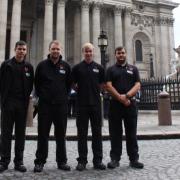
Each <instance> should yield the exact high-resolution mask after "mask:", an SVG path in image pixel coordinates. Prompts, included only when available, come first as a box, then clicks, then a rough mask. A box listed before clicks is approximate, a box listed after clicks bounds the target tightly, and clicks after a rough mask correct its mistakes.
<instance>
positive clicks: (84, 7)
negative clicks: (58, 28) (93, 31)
mask: <svg viewBox="0 0 180 180" xmlns="http://www.w3.org/2000/svg"><path fill="white" fill-rule="evenodd" d="M89 4H90V2H89V0H82V4H81V45H83V44H84V43H86V42H89V40H90V34H89Z"/></svg>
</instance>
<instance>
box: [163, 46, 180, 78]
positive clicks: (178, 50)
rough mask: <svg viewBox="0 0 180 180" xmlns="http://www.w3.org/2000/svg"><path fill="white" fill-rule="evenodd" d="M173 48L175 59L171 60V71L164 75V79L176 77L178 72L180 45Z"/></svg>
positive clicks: (179, 67)
mask: <svg viewBox="0 0 180 180" xmlns="http://www.w3.org/2000/svg"><path fill="white" fill-rule="evenodd" d="M173 50H174V51H175V52H176V53H177V54H178V57H177V59H176V60H174V61H172V64H171V66H172V67H173V68H172V69H173V71H172V72H171V74H169V75H167V76H166V79H169V78H171V79H176V78H177V75H178V74H180V45H179V46H178V47H177V48H173Z"/></svg>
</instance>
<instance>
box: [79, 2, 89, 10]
mask: <svg viewBox="0 0 180 180" xmlns="http://www.w3.org/2000/svg"><path fill="white" fill-rule="evenodd" d="M90 3H91V1H90V0H82V1H81V7H82V8H83V9H86V10H89V5H90Z"/></svg>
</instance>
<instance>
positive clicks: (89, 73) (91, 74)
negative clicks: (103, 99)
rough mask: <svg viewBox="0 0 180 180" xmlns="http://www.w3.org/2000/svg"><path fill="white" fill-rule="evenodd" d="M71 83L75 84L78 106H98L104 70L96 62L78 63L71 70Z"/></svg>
mask: <svg viewBox="0 0 180 180" xmlns="http://www.w3.org/2000/svg"><path fill="white" fill-rule="evenodd" d="M72 78H73V82H74V83H75V84H77V86H78V90H77V99H78V104H79V105H80V106H84V105H97V104H100V84H102V83H104V80H105V77H104V69H103V67H102V66H101V65H99V64H97V63H96V62H94V61H93V62H91V63H90V64H88V63H86V62H85V61H82V62H80V63H79V64H77V65H76V66H74V67H73V69H72Z"/></svg>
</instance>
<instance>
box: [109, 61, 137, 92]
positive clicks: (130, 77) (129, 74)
mask: <svg viewBox="0 0 180 180" xmlns="http://www.w3.org/2000/svg"><path fill="white" fill-rule="evenodd" d="M109 81H110V82H112V86H113V87H114V88H115V89H116V90H117V91H118V92H119V93H120V94H126V93H127V92H128V91H129V90H130V89H131V88H132V87H133V86H134V85H135V83H136V82H140V77H139V72H138V69H137V67H135V66H133V65H130V64H126V65H124V66H121V65H118V64H115V65H113V66H111V67H109V68H108V70H107V74H106V82H109Z"/></svg>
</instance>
